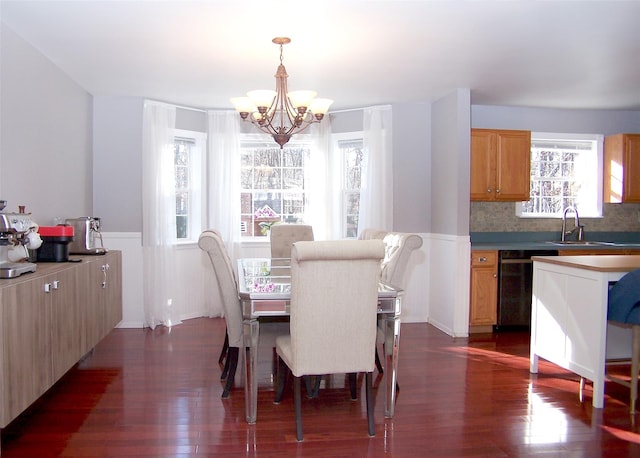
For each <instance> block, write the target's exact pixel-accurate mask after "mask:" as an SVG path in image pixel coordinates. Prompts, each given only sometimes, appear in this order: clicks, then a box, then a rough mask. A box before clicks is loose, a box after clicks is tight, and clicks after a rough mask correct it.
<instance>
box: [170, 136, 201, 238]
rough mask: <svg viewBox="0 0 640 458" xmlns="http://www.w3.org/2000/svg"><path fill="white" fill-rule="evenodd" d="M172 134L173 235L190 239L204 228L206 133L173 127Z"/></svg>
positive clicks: (196, 236) (195, 236)
mask: <svg viewBox="0 0 640 458" xmlns="http://www.w3.org/2000/svg"><path fill="white" fill-rule="evenodd" d="M174 136H175V137H174V143H173V151H174V170H175V195H176V218H175V221H176V239H177V240H178V242H192V241H196V240H198V236H199V234H200V232H201V231H202V229H203V227H202V223H203V220H204V199H203V189H204V182H205V181H204V171H205V167H204V148H205V134H204V133H202V132H192V131H185V130H180V129H176V130H175V132H174Z"/></svg>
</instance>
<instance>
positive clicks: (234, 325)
mask: <svg viewBox="0 0 640 458" xmlns="http://www.w3.org/2000/svg"><path fill="white" fill-rule="evenodd" d="M198 246H199V247H200V249H201V250H203V251H205V252H206V253H207V254H208V255H209V259H210V260H211V264H212V266H213V272H214V274H215V279H216V283H217V284H218V290H219V291H220V299H221V300H222V308H223V310H224V318H225V321H226V324H227V333H228V334H229V346H230V347H242V345H243V342H242V306H241V304H240V297H239V295H238V281H237V279H236V274H235V270H234V268H233V265H232V264H231V259H230V258H229V254H228V253H227V249H226V248H225V246H224V242H223V241H222V237H221V236H220V234H219V233H218V232H217V231H216V230H214V229H208V230H206V231H203V232H202V234H200V237H199V238H198Z"/></svg>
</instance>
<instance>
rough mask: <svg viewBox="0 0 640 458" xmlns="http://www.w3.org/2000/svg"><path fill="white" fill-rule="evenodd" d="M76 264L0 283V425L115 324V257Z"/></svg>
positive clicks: (118, 312)
mask: <svg viewBox="0 0 640 458" xmlns="http://www.w3.org/2000/svg"><path fill="white" fill-rule="evenodd" d="M81 259H82V262H80V263H39V264H38V268H37V271H36V272H34V273H30V274H25V275H22V276H20V277H17V278H13V279H3V280H0V333H1V334H0V428H4V427H5V426H6V425H7V424H8V423H9V422H11V421H12V420H13V419H14V418H16V417H17V416H18V415H19V414H20V413H22V412H23V411H24V410H25V409H26V408H27V407H29V406H30V405H31V404H32V403H33V402H34V401H35V400H36V399H38V398H39V397H40V396H41V395H42V394H44V392H45V391H47V390H48V389H49V388H50V387H51V386H52V385H53V384H54V383H55V382H56V381H58V380H59V379H60V378H61V377H62V376H63V375H64V374H65V373H66V372H67V371H68V370H69V369H70V368H71V367H73V365H74V364H76V363H77V362H78V361H79V360H80V359H81V358H82V357H83V356H84V355H85V354H86V353H87V352H88V351H90V350H91V348H93V347H94V346H95V345H96V344H97V343H98V342H99V341H100V340H101V339H102V338H103V337H104V336H105V335H106V334H107V333H108V332H109V331H110V330H111V329H113V328H114V327H115V326H116V325H117V324H118V323H119V322H120V321H121V320H122V267H121V266H122V256H121V253H120V252H119V251H111V252H109V253H107V254H106V255H104V256H83V257H81ZM103 266H108V267H103Z"/></svg>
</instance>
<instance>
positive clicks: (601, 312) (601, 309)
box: [530, 255, 640, 408]
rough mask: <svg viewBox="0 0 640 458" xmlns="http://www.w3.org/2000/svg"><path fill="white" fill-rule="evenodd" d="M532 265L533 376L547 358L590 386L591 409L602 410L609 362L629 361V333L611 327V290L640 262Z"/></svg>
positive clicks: (545, 260) (568, 259)
mask: <svg viewBox="0 0 640 458" xmlns="http://www.w3.org/2000/svg"><path fill="white" fill-rule="evenodd" d="M532 259H533V297H532V313H531V350H530V351H531V354H530V372H531V373H537V372H538V358H544V359H545V360H547V361H549V362H551V363H554V364H556V365H558V366H560V367H562V368H564V369H567V370H569V371H571V372H574V373H576V374H578V375H580V376H581V377H584V378H586V379H588V380H591V381H592V382H593V401H592V402H593V407H595V408H602V407H603V406H604V383H605V374H606V368H605V364H606V360H607V359H617V358H630V356H631V329H630V328H625V327H620V326H616V325H612V324H609V325H608V324H607V304H608V293H609V285H610V283H613V282H616V281H617V280H619V279H620V278H621V277H622V276H623V275H625V274H626V273H627V272H630V271H632V270H635V269H640V256H637V255H594V256H534V257H533V258H532Z"/></svg>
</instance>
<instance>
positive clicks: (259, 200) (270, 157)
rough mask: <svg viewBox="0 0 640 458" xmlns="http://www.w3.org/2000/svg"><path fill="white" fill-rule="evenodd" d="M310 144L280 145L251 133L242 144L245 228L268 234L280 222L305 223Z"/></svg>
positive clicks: (246, 232)
mask: <svg viewBox="0 0 640 458" xmlns="http://www.w3.org/2000/svg"><path fill="white" fill-rule="evenodd" d="M309 150H310V146H309V144H308V143H306V142H304V140H300V139H292V140H291V141H290V142H289V143H287V144H286V145H285V147H284V148H282V149H281V148H280V147H279V146H278V145H277V144H275V143H274V142H273V141H271V140H270V139H269V140H267V141H264V140H260V139H259V137H255V138H252V136H247V137H246V139H245V141H244V142H243V144H242V147H241V159H240V167H241V196H240V199H241V231H242V236H243V237H262V236H266V235H267V234H268V232H269V228H270V227H271V225H273V224H274V223H276V222H280V221H286V222H288V223H296V222H302V221H303V217H304V212H305V206H306V203H307V191H306V190H305V164H306V163H307V157H308V155H309Z"/></svg>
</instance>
